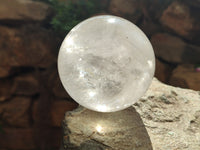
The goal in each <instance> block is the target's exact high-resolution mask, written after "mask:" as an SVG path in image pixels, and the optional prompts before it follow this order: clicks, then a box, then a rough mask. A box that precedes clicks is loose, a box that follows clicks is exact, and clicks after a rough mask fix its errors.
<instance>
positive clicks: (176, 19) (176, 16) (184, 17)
mask: <svg viewBox="0 0 200 150" xmlns="http://www.w3.org/2000/svg"><path fill="white" fill-rule="evenodd" d="M192 1H193V0H192ZM199 17H200V9H199V8H198V7H190V6H189V5H187V4H186V3H184V2H183V1H173V3H172V4H171V5H169V7H168V8H167V9H166V10H165V11H164V12H163V14H162V17H161V19H160V20H161V23H162V24H163V25H164V26H166V27H167V28H169V29H171V30H173V31H174V32H175V33H177V34H178V35H180V36H183V37H184V38H186V39H188V40H191V41H194V40H195V41H198V42H199V41H200V38H199V30H200V24H199Z"/></svg>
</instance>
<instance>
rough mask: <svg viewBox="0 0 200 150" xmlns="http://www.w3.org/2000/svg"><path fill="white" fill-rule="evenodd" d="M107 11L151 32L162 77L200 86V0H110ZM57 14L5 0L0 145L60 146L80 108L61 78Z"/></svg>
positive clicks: (0, 149)
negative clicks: (71, 114)
mask: <svg viewBox="0 0 200 150" xmlns="http://www.w3.org/2000/svg"><path fill="white" fill-rule="evenodd" d="M161 2H162V3H161ZM104 13H108V14H113V15H118V16H122V17H124V18H127V19H129V20H130V21H132V22H134V23H135V24H137V25H138V26H139V27H140V28H141V29H142V30H143V31H144V32H145V33H146V34H147V35H148V37H149V39H150V40H151V42H152V44H153V47H154V50H155V54H156V56H157V59H156V73H155V76H156V77H157V78H158V79H159V80H161V81H162V82H165V83H170V84H171V85H174V86H180V87H184V88H191V89H194V90H200V72H198V68H197V67H195V65H196V64H198V63H200V23H199V18H200V16H199V15H200V3H199V1H198V0H191V1H186V0H185V1H175V0H166V1H164V2H163V1H157V0H150V1H148V0H142V1H140V3H139V2H138V1H137V0H126V1H124V0H110V2H109V6H108V10H107V11H106V12H104ZM52 15H53V11H52V9H51V8H50V7H49V6H48V5H46V4H44V3H41V2H36V1H30V0H25V1H22V0H0V150H7V149H10V150H15V149H43V150H44V149H53V148H55V149H58V147H59V145H60V139H61V130H60V127H61V121H62V120H63V118H64V113H65V112H66V111H69V110H72V109H74V108H76V107H77V104H76V103H75V102H74V101H73V100H72V99H71V98H70V97H69V96H68V95H67V93H66V92H65V90H64V89H63V87H62V85H61V82H60V79H59V77H58V73H57V64H56V60H57V54H58V50H59V47H60V44H61V42H62V40H63V39H61V38H60V37H58V36H57V35H56V34H55V33H54V32H53V31H52V30H51V29H49V20H50V19H51V17H52ZM1 128H2V129H1Z"/></svg>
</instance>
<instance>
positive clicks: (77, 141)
mask: <svg viewBox="0 0 200 150" xmlns="http://www.w3.org/2000/svg"><path fill="white" fill-rule="evenodd" d="M63 127H64V137H63V143H64V148H65V149H66V150H123V149H124V150H134V149H137V150H152V147H151V142H150V139H149V136H148V134H147V131H146V129H145V127H144V124H143V122H142V120H141V118H140V117H139V115H138V113H137V112H136V111H135V109H134V108H133V107H131V108H128V109H126V110H123V111H119V112H114V113H100V112H94V111H91V110H88V109H85V108H83V107H80V108H78V109H76V110H75V111H72V112H69V113H66V116H65V120H64V122H63Z"/></svg>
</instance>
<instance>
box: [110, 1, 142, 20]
mask: <svg viewBox="0 0 200 150" xmlns="http://www.w3.org/2000/svg"><path fill="white" fill-rule="evenodd" d="M109 12H110V13H111V14H113V15H116V16H121V17H124V16H126V18H127V19H129V20H131V21H132V22H134V23H136V22H137V21H138V20H139V19H140V18H141V17H142V11H141V9H140V6H139V3H138V1H137V0H126V1H124V0H111V1H110V6H109Z"/></svg>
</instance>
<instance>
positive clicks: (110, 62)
mask: <svg viewBox="0 0 200 150" xmlns="http://www.w3.org/2000/svg"><path fill="white" fill-rule="evenodd" d="M154 71H155V56H154V52H153V48H152V46H151V43H150V42H149V40H148V38H147V37H146V36H145V34H144V33H143V32H142V31H141V30H140V29H139V28H138V27H137V26H136V25H134V24H133V23H131V22H129V21H128V20H125V19H123V18H120V17H116V16H110V15H102V16H96V17H92V18H89V19H87V20H85V21H83V22H81V23H79V24H78V25H76V26H75V27H74V28H73V29H72V30H71V31H70V32H69V34H68V35H67V36H66V37H65V39H64V41H63V43H62V45H61V48H60V51H59V56H58V72H59V75H60V79H61V82H62V84H63V86H64V88H65V89H66V91H67V92H68V94H69V95H70V96H71V97H72V98H73V99H74V100H75V101H76V102H78V103H79V104H80V105H82V106H84V107H86V108H88V109H91V110H94V111H99V112H114V111H118V110H122V109H125V108H127V107H129V106H131V105H132V104H134V103H135V102H136V101H137V100H139V98H140V97H141V96H143V95H144V93H145V92H146V90H147V89H148V87H149V85H150V84H151V81H152V78H153V75H154Z"/></svg>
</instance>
